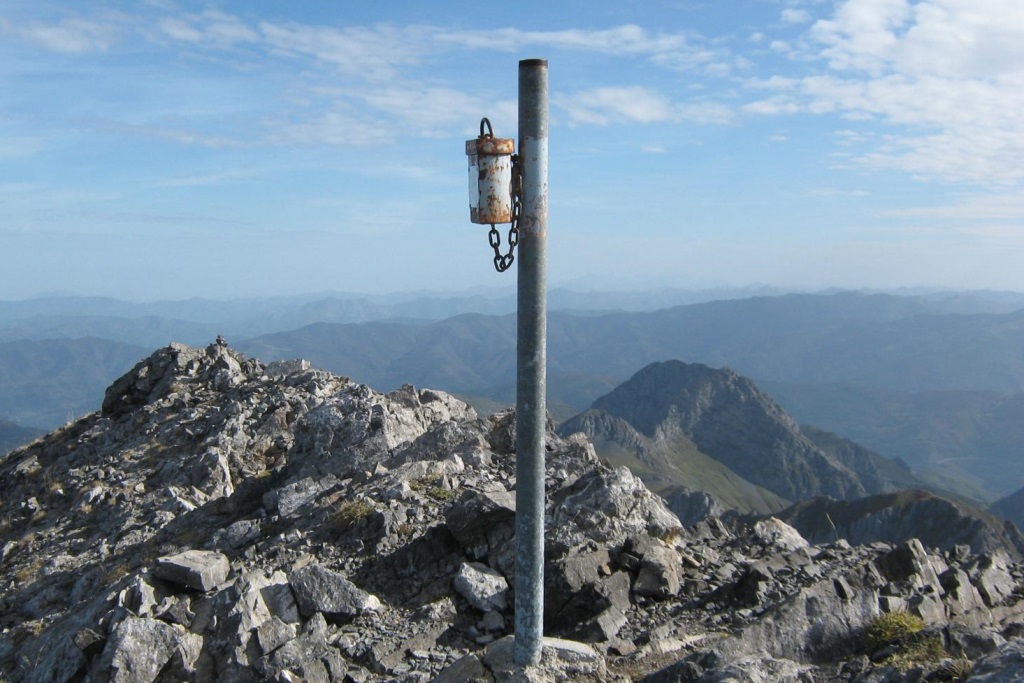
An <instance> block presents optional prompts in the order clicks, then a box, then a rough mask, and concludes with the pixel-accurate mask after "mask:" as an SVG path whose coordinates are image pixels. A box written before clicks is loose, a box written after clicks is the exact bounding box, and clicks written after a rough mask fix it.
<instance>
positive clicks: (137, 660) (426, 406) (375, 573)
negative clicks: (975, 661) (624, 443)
mask: <svg viewBox="0 0 1024 683" xmlns="http://www.w3.org/2000/svg"><path fill="white" fill-rule="evenodd" d="M713 403H714V402H712V404H709V405H713ZM514 433H515V416H514V414H513V413H511V412H506V413H502V414H498V415H495V416H490V417H485V418H481V417H478V416H477V415H476V414H475V413H474V412H473V410H472V409H471V408H469V407H468V406H467V405H465V404H464V403H462V402H461V401H458V400H457V399H455V398H453V397H451V396H449V395H447V394H444V393H441V392H435V391H429V390H418V389H416V388H414V387H411V386H404V387H402V388H400V389H398V390H396V391H394V392H391V393H388V394H381V393H378V392H376V391H374V390H373V389H371V388H369V387H367V386H365V385H361V384H358V383H354V382H351V381H349V380H347V379H346V378H343V377H338V376H335V375H332V374H330V373H326V372H322V371H317V370H313V369H311V368H310V367H309V365H308V364H307V363H302V362H297V361H296V362H286V363H278V364H271V365H269V366H265V365H263V364H262V363H259V362H258V361H256V360H253V359H247V358H245V357H243V356H242V355H240V354H238V353H237V352H235V351H233V350H232V349H230V348H228V347H226V346H224V345H222V344H213V345H211V346H210V347H207V348H205V349H196V348H190V347H186V346H182V345H171V346H169V347H167V348H164V349H161V350H159V351H157V352H156V353H154V354H153V355H152V356H150V357H149V358H147V359H145V360H144V361H142V362H140V363H139V364H138V365H137V366H136V367H135V368H134V369H133V370H132V371H131V372H129V373H128V374H126V375H125V376H124V377H122V378H120V379H119V380H117V381H116V382H115V383H114V384H113V385H112V386H111V387H110V389H109V390H108V391H107V395H106V399H105V401H104V408H103V411H102V412H101V413H97V414H93V415H89V416H86V417H85V418H83V419H81V420H79V421H78V422H76V423H74V424H72V425H69V426H68V427H66V428H64V429H61V430H58V431H57V432H54V433H53V434H50V435H49V436H46V437H44V438H42V439H41V440H39V441H38V442H37V443H34V444H33V445H31V446H29V447H27V448H24V449H21V450H19V451H16V452H15V453H13V454H12V455H11V456H9V457H7V458H5V459H4V460H3V461H0V504H2V507H0V519H2V527H0V551H2V559H0V585H2V586H3V592H2V598H0V601H2V603H0V604H2V609H0V672H2V673H3V676H6V678H7V679H9V680H11V681H18V682H20V681H80V680H90V681H126V682H131V683H135V682H140V683H141V682H142V681H146V682H152V681H157V682H159V683H168V682H170V681H182V680H193V681H263V680H276V681H291V680H307V681H330V682H340V681H368V682H370V681H393V680H401V681H428V680H432V679H433V678H435V677H440V679H439V680H442V681H443V680H482V681H497V680H506V679H507V676H508V671H507V665H508V661H507V660H508V657H507V656H506V655H507V654H508V651H509V641H508V640H506V639H504V638H503V636H507V635H509V634H510V633H511V632H512V628H513V624H514V615H513V613H512V610H513V607H512V606H513V604H514V595H513V593H514V586H515V575H514V573H515V543H514V521H515V507H516V502H515V483H516V482H515V453H514V451H513V444H514V443H515V441H514ZM545 484H546V493H547V500H546V508H547V509H546V519H547V522H548V529H547V534H546V548H545V553H546V555H545V560H546V566H545V585H546V591H547V592H546V595H545V605H544V609H545V620H546V624H547V629H548V633H547V635H552V636H565V637H570V638H573V639H575V640H580V641H586V642H587V643H589V644H590V645H579V644H565V643H560V642H555V641H552V642H551V644H550V647H548V648H546V649H545V652H549V654H550V659H549V660H545V662H544V664H543V667H542V669H541V670H540V672H539V673H537V676H548V677H549V678H558V677H560V676H561V677H563V678H568V679H573V680H584V681H587V680H592V681H597V680H602V681H621V682H623V683H624V682H625V681H627V680H636V679H638V678H639V677H642V676H644V675H647V674H651V675H652V676H655V677H657V676H662V679H663V680H691V679H692V680H697V679H695V678H692V676H691V678H685V679H684V678H679V677H678V676H677V677H676V678H665V676H672V675H675V674H673V673H672V672H671V671H669V672H668V673H665V672H662V673H656V670H657V669H660V668H662V667H664V666H665V665H666V664H671V663H672V662H674V661H676V660H679V662H678V666H683V665H685V668H686V671H688V672H689V673H687V675H688V676H690V675H692V674H694V672H696V674H697V675H699V676H704V677H705V678H702V679H701V680H729V679H728V678H727V677H728V676H729V675H732V673H730V672H736V671H743V670H749V671H765V672H776V674H777V675H778V678H777V680H790V679H791V678H787V677H792V676H796V675H800V674H801V673H802V672H807V671H809V670H811V669H813V670H814V671H815V672H818V673H819V674H820V673H821V672H825V671H830V672H835V671H837V670H838V667H839V662H841V661H843V659H844V658H850V657H852V656H855V655H857V654H859V653H858V652H857V651H856V645H855V643H856V636H857V634H858V633H860V632H861V630H862V629H863V627H864V625H865V624H866V623H867V622H868V621H869V620H871V619H873V618H874V617H876V616H877V615H878V614H879V611H880V610H882V609H889V608H894V607H897V606H898V607H900V608H902V609H907V610H909V611H911V612H913V613H916V614H919V615H921V617H922V618H924V619H925V620H926V621H927V622H928V623H929V624H931V625H932V626H933V627H934V628H949V624H961V625H962V628H964V629H973V631H970V634H973V635H971V636H970V637H968V636H963V637H961V638H960V641H962V642H965V643H966V642H972V643H987V645H984V646H977V647H976V648H975V650H972V654H971V656H972V658H974V657H981V656H983V655H985V654H986V653H987V652H991V651H994V650H996V648H997V647H998V645H999V644H998V642H997V640H996V638H997V636H994V635H992V634H994V633H996V632H997V631H998V630H1000V629H1002V628H1004V626H1005V625H1006V624H1009V623H1011V622H1013V621H1015V620H1018V619H1021V618H1022V617H1024V612H1022V610H1021V606H1020V602H1019V596H1020V593H1019V586H1020V581H1021V578H1022V574H1021V568H1020V567H1019V566H1018V565H1016V564H1014V562H1013V561H1012V558H1011V557H1010V556H1008V555H1006V554H1002V553H999V552H987V553H985V554H981V555H979V554H972V553H971V552H970V550H969V549H964V548H958V549H956V550H955V552H937V551H934V550H930V549H928V548H926V547H925V546H922V545H921V544H920V543H916V545H915V544H910V543H909V542H908V543H907V544H903V545H898V546H893V545H890V544H885V543H876V544H873V545H871V546H851V545H849V544H845V543H840V544H832V545H829V546H808V545H806V543H805V542H804V540H803V539H802V538H801V537H800V536H799V534H798V533H797V532H796V531H795V530H793V529H792V528H790V527H788V526H786V525H785V524H783V523H782V522H779V521H777V520H775V521H764V522H761V523H760V524H758V525H754V526H752V527H750V528H747V527H745V526H743V525H742V524H740V523H739V522H733V526H726V524H725V523H723V522H722V521H721V520H719V519H718V518H715V517H711V518H709V519H707V520H705V521H703V522H701V523H700V524H698V525H696V526H693V527H690V528H683V526H682V525H681V524H680V523H679V521H678V519H677V518H676V517H675V516H674V515H673V514H672V513H671V512H670V511H669V510H668V508H667V507H666V506H665V503H664V502H663V501H662V500H661V499H660V498H659V497H658V496H655V495H654V494H652V493H651V492H650V491H649V490H648V489H647V488H646V487H645V486H644V485H643V483H642V482H641V481H640V480H639V479H638V478H637V477H635V476H634V475H633V474H631V473H630V472H629V470H627V469H625V468H617V469H615V468H611V467H608V466H605V465H602V464H601V463H600V462H599V461H598V459H597V457H596V455H595V453H594V450H593V448H592V447H591V446H590V444H589V443H588V442H587V441H586V440H585V439H583V438H581V437H578V436H573V437H569V438H560V437H558V436H556V435H555V434H553V433H550V434H548V437H547V452H546V482H545ZM726 634H728V635H727V637H726ZM985 636H988V637H987V639H986V637H985ZM951 642H952V641H951ZM673 666H676V664H673ZM866 666H867V667H868V668H870V667H871V666H872V665H871V664H870V663H869V664H867V665H866ZM863 669H864V667H863V666H862V667H861V670H863ZM851 670H852V669H851ZM651 680H658V679H657V678H654V679H651ZM733 680H742V679H733ZM792 680H795V679H792ZM821 680H828V679H825V678H822V679H821Z"/></svg>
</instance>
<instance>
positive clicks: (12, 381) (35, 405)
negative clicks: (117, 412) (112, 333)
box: [0, 337, 149, 429]
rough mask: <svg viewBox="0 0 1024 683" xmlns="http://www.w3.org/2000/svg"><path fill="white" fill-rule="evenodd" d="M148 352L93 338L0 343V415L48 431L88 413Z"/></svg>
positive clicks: (94, 408) (97, 405) (131, 346)
mask: <svg viewBox="0 0 1024 683" xmlns="http://www.w3.org/2000/svg"><path fill="white" fill-rule="evenodd" d="M148 352H149V351H148V349H146V348H144V347H141V346H133V345H131V344H124V343H122V342H113V341H109V340H107V339H97V338H95V337H86V338H83V339H43V340H20V341H12V342H3V343H0V415H3V416H4V417H5V418H7V419H9V420H12V421H14V422H16V423H18V424H21V425H24V426H30V427H35V428H39V429H53V428H54V427H57V426H59V425H62V424H64V423H65V422H68V421H70V420H72V419H75V418H78V417H81V416H82V415H84V414H86V413H91V412H92V411H94V410H97V409H98V408H99V401H100V400H101V398H102V396H103V390H104V389H105V388H106V387H107V385H109V384H110V382H111V381H112V380H113V379H114V378H115V377H117V376H119V375H121V374H123V373H124V372H125V371H127V370H128V369H130V368H131V367H132V366H133V365H135V363H136V362H137V361H138V360H139V359H140V358H143V357H145V356H146V354H147V353H148Z"/></svg>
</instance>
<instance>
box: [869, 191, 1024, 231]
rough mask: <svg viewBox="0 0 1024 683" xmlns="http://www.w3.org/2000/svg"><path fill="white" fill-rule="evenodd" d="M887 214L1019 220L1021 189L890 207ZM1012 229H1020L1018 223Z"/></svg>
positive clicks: (1023, 203) (1023, 202)
mask: <svg viewBox="0 0 1024 683" xmlns="http://www.w3.org/2000/svg"><path fill="white" fill-rule="evenodd" d="M883 215H889V216H913V217H919V218H945V219H957V220H979V219H982V220H1017V221H1019V220H1022V219H1024V191H1020V192H1010V193H996V194H979V195H970V196H967V197H965V198H963V199H961V200H960V201H958V202H955V203H951V204H944V205H939V206H921V207H913V208H909V209H898V210H890V211H886V212H884V213H883ZM1016 230H1017V231H1018V232H1019V231H1024V227H1022V226H1020V225H1018V226H1016Z"/></svg>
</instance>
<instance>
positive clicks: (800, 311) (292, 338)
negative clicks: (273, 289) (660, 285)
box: [238, 293, 1024, 409]
mask: <svg viewBox="0 0 1024 683" xmlns="http://www.w3.org/2000/svg"><path fill="white" fill-rule="evenodd" d="M1021 338H1024V312H1015V313H1009V314H998V315H997V314H973V315H962V314H947V315H937V314H934V313H929V312H928V306H927V305H926V304H925V303H923V302H922V301H921V300H919V299H909V298H905V297H904V298H901V297H894V296H889V295H863V294H856V293H842V294H835V295H830V296H815V295H787V296H782V297H771V298H755V299H745V300H737V301H717V302H713V303H704V304H696V305H692V306H680V307H675V308H669V309H664V310H659V311H653V312H632V313H630V312H625V313H623V312H620V313H609V314H600V315H576V314H571V313H565V312H554V313H551V314H550V316H549V320H548V363H549V365H548V368H549V372H550V373H553V374H558V373H576V375H577V376H578V375H579V374H591V375H594V376H597V377H602V378H612V379H615V380H619V381H621V380H623V379H625V378H627V377H629V376H630V375H631V374H632V373H633V372H635V370H636V369H637V368H640V367H643V366H645V365H647V364H649V363H652V362H656V361H660V360H664V359H666V358H680V359H685V360H686V361H688V362H700V363H705V364H707V365H710V366H713V367H721V366H729V367H732V368H735V369H736V370H737V371H739V372H741V373H742V374H744V375H745V376H748V377H753V378H755V379H756V380H757V381H785V382H790V383H813V384H819V383H837V382H846V383H854V384H863V385H867V386H875V387H882V388H890V389H898V390H903V391H923V390H940V389H954V390H982V391H984V390H991V391H1003V392H1011V393H1019V392H1022V391H1024V355H1022V354H1021V353H1020V352H1019V346H1020V341H1019V340H1020V339H1021ZM368 343H369V344H370V345H371V346H380V345H384V347H386V348H387V350H388V353H381V352H379V350H378V349H375V348H364V346H365V345H366V344H368ZM238 346H239V347H240V348H243V349H244V350H246V351H247V352H250V353H253V354H254V355H257V356H259V357H261V358H266V359H273V358H283V357H293V356H303V357H308V358H309V359H310V360H312V361H313V362H314V363H316V364H318V365H322V366H323V367H325V368H327V369H330V370H332V371H335V372H341V373H345V374H352V375H353V376H354V377H357V378H358V379H359V380H360V381H366V382H370V383H371V384H373V383H376V385H379V386H382V387H394V386H397V385H399V384H401V383H402V382H408V381H412V382H416V383H419V384H423V385H431V386H439V387H440V388H444V389H448V390H454V391H470V390H472V391H476V392H477V393H481V390H482V389H483V390H486V389H487V388H497V387H506V386H508V385H510V384H512V383H514V379H515V372H514V368H515V317H514V315H507V316H485V315H463V316H457V317H454V318H449V319H445V320H441V321H435V322H415V323H411V322H399V321H395V322H389V323H368V324H366V325H331V324H318V325H315V326H310V327H308V328H303V329H300V330H295V331H292V332H287V333H277V334H274V335H265V336H260V337H257V338H254V339H250V340H246V341H243V342H239V343H238ZM590 398H591V400H592V399H593V398H596V396H593V397H590ZM584 407H586V404H584V405H582V406H580V409H582V408H584Z"/></svg>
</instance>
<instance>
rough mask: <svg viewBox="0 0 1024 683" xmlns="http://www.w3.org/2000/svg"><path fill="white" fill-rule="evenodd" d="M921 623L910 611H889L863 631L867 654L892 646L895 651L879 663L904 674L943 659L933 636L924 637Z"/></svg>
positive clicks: (939, 644) (941, 651)
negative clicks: (908, 670)
mask: <svg viewBox="0 0 1024 683" xmlns="http://www.w3.org/2000/svg"><path fill="white" fill-rule="evenodd" d="M923 630H924V621H922V620H921V617H919V616H917V615H915V614H911V613H910V612H890V613H888V614H882V615H880V616H879V617H878V618H877V619H875V620H874V621H872V622H871V623H870V624H869V625H868V627H867V629H866V630H865V632H864V638H865V645H866V646H867V649H868V651H870V652H874V651H877V650H881V649H882V648H884V647H889V646H895V647H896V651H895V652H893V653H892V654H891V655H889V656H888V657H886V658H885V659H884V660H883V661H882V662H881V663H882V664H885V665H887V666H891V667H893V668H896V669H899V670H901V671H905V670H907V669H911V668H914V667H915V666H918V665H920V664H923V663H925V662H937V661H939V660H941V659H942V658H944V657H945V656H946V650H945V648H944V647H943V645H942V639H941V638H940V637H939V636H938V635H937V634H924V633H922V631H923Z"/></svg>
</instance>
